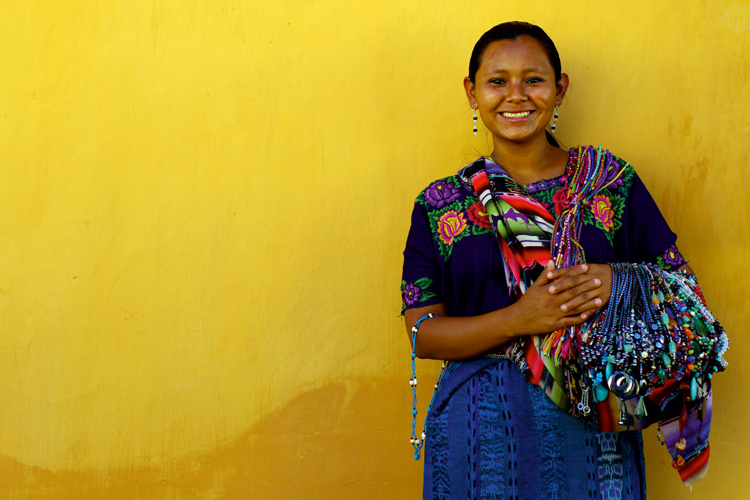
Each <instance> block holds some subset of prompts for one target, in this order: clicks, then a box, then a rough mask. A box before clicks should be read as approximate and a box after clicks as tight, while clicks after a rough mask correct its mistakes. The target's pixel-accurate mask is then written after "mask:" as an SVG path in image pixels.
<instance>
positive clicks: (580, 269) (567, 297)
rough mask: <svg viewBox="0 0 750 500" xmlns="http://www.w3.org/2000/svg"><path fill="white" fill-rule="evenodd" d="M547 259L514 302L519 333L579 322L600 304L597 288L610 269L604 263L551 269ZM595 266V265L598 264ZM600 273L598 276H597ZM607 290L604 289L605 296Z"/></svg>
mask: <svg viewBox="0 0 750 500" xmlns="http://www.w3.org/2000/svg"><path fill="white" fill-rule="evenodd" d="M553 265H554V264H552V263H551V262H550V263H549V264H548V265H547V267H545V269H544V270H543V271H542V274H541V275H540V276H539V278H538V279H537V280H536V281H535V282H534V284H533V285H532V286H530V287H529V289H528V290H526V293H525V294H524V295H523V296H522V297H521V298H520V299H519V300H518V302H516V303H515V304H514V305H513V306H512V307H514V313H515V314H517V315H518V316H516V318H517V320H518V322H519V324H520V325H522V327H521V329H520V334H521V335H528V334H544V333H549V332H553V331H555V330H558V329H560V328H564V327H567V326H574V325H579V324H581V323H583V322H584V321H585V320H586V319H587V318H588V317H590V316H591V314H592V313H593V311H594V310H596V309H598V308H600V307H602V305H604V304H605V303H606V302H605V299H603V298H602V295H604V293H603V292H602V291H600V290H598V289H599V288H600V287H602V284H603V283H604V281H605V275H606V272H609V273H610V276H609V279H608V280H607V283H609V288H611V283H612V279H611V271H609V267H608V266H600V267H602V268H604V269H599V268H597V269H596V271H594V270H592V268H591V265H586V264H584V265H580V266H572V267H566V268H561V269H554V268H553ZM598 267H599V266H598ZM600 276H601V277H600ZM608 299H609V291H607V292H606V300H608Z"/></svg>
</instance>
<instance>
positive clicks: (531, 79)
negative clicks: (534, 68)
mask: <svg viewBox="0 0 750 500" xmlns="http://www.w3.org/2000/svg"><path fill="white" fill-rule="evenodd" d="M543 81H544V80H542V79H541V78H539V77H538V76H532V77H531V78H529V79H528V80H526V83H541V82H543Z"/></svg>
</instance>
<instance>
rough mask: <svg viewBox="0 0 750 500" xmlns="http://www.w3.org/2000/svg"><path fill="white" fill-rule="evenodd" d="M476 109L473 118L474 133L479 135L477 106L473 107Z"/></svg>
mask: <svg viewBox="0 0 750 500" xmlns="http://www.w3.org/2000/svg"><path fill="white" fill-rule="evenodd" d="M472 109H473V110H474V117H473V118H472V119H473V120H474V128H473V130H474V135H477V108H472Z"/></svg>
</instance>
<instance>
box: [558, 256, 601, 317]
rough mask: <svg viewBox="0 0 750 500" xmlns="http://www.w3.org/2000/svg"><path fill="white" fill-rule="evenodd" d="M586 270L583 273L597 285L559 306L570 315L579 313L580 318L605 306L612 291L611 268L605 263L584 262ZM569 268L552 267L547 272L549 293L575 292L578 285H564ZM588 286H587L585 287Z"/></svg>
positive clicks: (567, 277)
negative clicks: (549, 282)
mask: <svg viewBox="0 0 750 500" xmlns="http://www.w3.org/2000/svg"><path fill="white" fill-rule="evenodd" d="M586 265H587V266H588V270H587V271H586V273H585V276H587V277H588V278H589V279H590V280H593V281H594V283H598V284H599V285H598V286H597V287H596V288H593V289H586V291H583V292H581V293H575V296H574V297H572V298H571V299H570V300H568V301H567V302H565V303H564V304H562V305H561V306H560V310H562V311H564V312H567V313H569V315H570V316H578V315H580V317H581V319H587V318H588V317H589V316H591V315H592V314H593V313H594V312H595V311H597V310H598V309H601V308H602V307H604V306H606V305H607V303H608V302H609V295H610V293H611V292H612V268H611V267H610V266H609V265H607V264H586ZM568 269H571V268H562V269H553V270H552V271H549V272H548V273H547V278H548V279H550V280H551V281H552V282H553V283H552V285H551V286H550V287H549V292H550V293H551V294H557V293H562V292H563V291H565V292H567V293H570V292H571V291H573V292H575V290H576V289H577V288H578V287H573V288H570V287H569V286H566V281H567V280H569V279H570V277H569V276H568V273H567V270H568ZM586 288H588V287H586Z"/></svg>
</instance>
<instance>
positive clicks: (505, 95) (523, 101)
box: [464, 36, 568, 143]
mask: <svg viewBox="0 0 750 500" xmlns="http://www.w3.org/2000/svg"><path fill="white" fill-rule="evenodd" d="M464 87H465V88H466V95H467V96H468V98H469V105H470V106H472V107H473V108H477V109H478V111H479V114H480V116H481V117H482V122H484V124H485V126H486V127H487V128H488V129H489V130H490V132H492V135H493V137H494V140H495V141H498V140H500V141H510V142H514V143H522V142H528V141H530V140H534V139H539V138H540V136H541V137H544V129H545V127H546V126H547V124H548V123H549V121H550V119H552V116H553V114H554V112H555V104H556V103H558V104H559V103H561V102H562V99H563V97H564V96H565V91H566V90H567V87H568V75H566V74H563V75H562V78H561V79H560V81H559V82H556V81H555V70H554V69H553V68H552V64H550V62H549V58H548V57H547V54H546V53H545V52H544V49H543V48H542V46H541V45H540V44H539V42H537V41H536V39H534V38H532V37H530V36H520V37H518V38H516V39H515V40H500V41H497V42H493V43H491V44H490V45H488V46H487V48H486V49H485V51H484V54H483V55H482V64H481V66H480V67H479V70H478V71H477V73H476V75H475V78H474V83H472V82H471V80H470V79H469V78H468V77H467V78H465V79H464Z"/></svg>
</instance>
